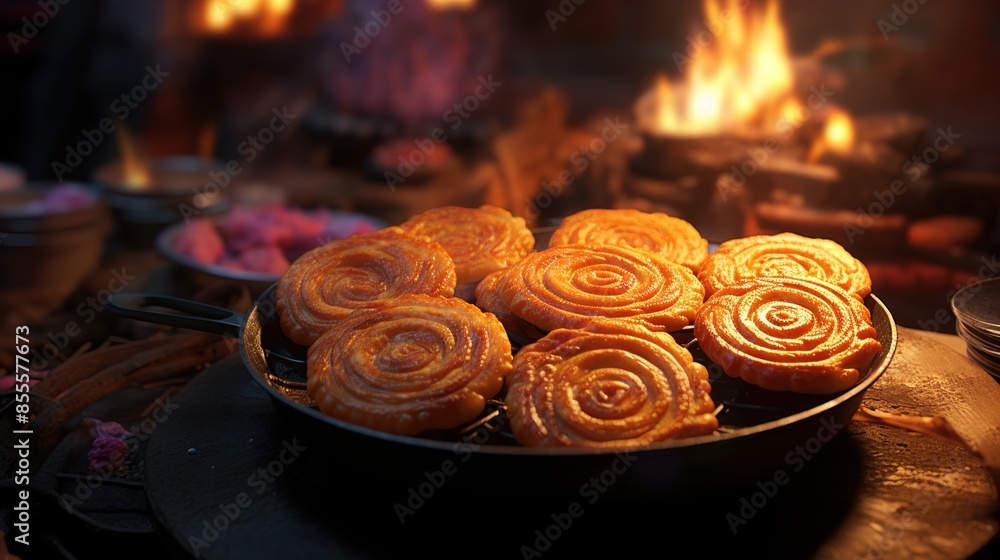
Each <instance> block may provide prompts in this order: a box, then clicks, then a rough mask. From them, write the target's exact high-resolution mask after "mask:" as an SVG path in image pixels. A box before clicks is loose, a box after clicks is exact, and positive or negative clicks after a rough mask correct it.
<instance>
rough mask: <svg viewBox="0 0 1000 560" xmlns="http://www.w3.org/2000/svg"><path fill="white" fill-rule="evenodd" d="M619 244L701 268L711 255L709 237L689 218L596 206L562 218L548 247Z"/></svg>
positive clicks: (696, 268)
mask: <svg viewBox="0 0 1000 560" xmlns="http://www.w3.org/2000/svg"><path fill="white" fill-rule="evenodd" d="M593 244H602V245H618V246H621V247H631V248H633V249H643V250H646V251H649V252H652V253H658V254H660V255H662V256H663V257H666V259H667V260H669V261H670V262H673V263H677V264H679V265H682V266H686V267H688V268H690V269H691V270H692V271H693V272H698V269H699V268H700V267H701V264H702V263H703V262H704V261H705V259H706V258H707V257H708V241H707V240H706V239H703V238H702V237H701V234H700V233H698V230H696V229H695V227H694V226H693V225H691V224H690V223H689V222H687V221H685V220H682V219H680V218H674V217H671V216H668V215H666V214H662V213H647V212H640V211H638V210H632V209H614V210H612V209H593V210H584V211H582V212H578V213H576V214H573V215H572V216H569V217H567V218H566V219H565V220H563V222H562V224H561V225H560V226H559V228H558V229H556V231H555V232H554V233H553V234H552V239H551V241H549V247H559V246H561V245H593Z"/></svg>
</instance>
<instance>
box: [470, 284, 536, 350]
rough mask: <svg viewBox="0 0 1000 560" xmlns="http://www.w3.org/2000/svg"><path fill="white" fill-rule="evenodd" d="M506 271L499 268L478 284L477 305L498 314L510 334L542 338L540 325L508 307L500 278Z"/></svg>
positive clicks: (532, 338)
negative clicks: (501, 288) (502, 294)
mask: <svg viewBox="0 0 1000 560" xmlns="http://www.w3.org/2000/svg"><path fill="white" fill-rule="evenodd" d="M505 273H506V271H503V270H498V271H496V272H494V273H492V274H490V275H488V276H487V277H486V278H483V280H482V281H481V282H480V283H479V284H478V285H477V286H476V307H478V308H479V309H482V310H483V311H486V312H488V313H492V314H493V315H494V316H496V318H497V319H498V320H499V321H500V324H501V325H503V327H504V328H505V329H506V330H507V332H508V333H510V334H513V335H515V336H517V337H520V338H522V339H525V340H538V339H539V338H542V336H543V333H542V332H541V331H539V330H538V327H536V326H535V325H532V324H531V323H528V322H527V321H525V320H524V319H522V318H520V317H518V316H517V315H514V313H513V312H512V311H511V310H510V308H509V307H507V302H505V301H504V300H503V298H502V297H500V292H499V286H500V280H501V279H502V278H503V275H504V274H505Z"/></svg>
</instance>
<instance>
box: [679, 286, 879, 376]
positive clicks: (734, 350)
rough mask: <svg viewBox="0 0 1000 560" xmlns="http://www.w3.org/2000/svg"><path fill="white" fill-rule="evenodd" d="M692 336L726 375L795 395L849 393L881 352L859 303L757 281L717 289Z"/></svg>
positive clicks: (844, 295) (827, 289)
mask: <svg viewBox="0 0 1000 560" xmlns="http://www.w3.org/2000/svg"><path fill="white" fill-rule="evenodd" d="M694 334H695V337H696V338H697V339H698V343H699V344H700V345H701V348H702V350H703V351H704V352H705V354H706V355H707V356H708V357H709V358H710V359H711V360H712V361H713V362H715V363H717V364H719V365H720V366H721V367H722V369H723V371H725V372H726V373H727V374H728V375H730V376H732V377H740V378H742V379H743V380H744V381H746V382H747V383H752V384H754V385H759V386H760V387H763V388H764V389H768V390H772V391H793V392H796V393H813V394H827V393H835V392H838V391H843V390H844V389H847V388H850V387H851V386H853V385H854V384H855V383H856V382H857V381H858V377H859V375H860V372H861V371H864V370H865V368H867V367H868V366H869V365H870V364H871V361H872V359H873V358H874V357H875V354H877V353H878V352H879V350H881V348H882V345H881V344H880V343H879V342H878V340H876V339H875V335H876V332H875V328H874V327H873V326H872V323H871V314H870V313H869V311H868V308H867V307H865V305H864V304H863V303H862V302H861V300H859V299H858V298H857V297H855V296H854V295H852V294H850V293H848V292H846V291H844V290H842V289H840V288H838V287H837V286H834V285H831V284H826V283H824V282H817V281H815V280H805V279H790V278H759V279H756V280H750V281H747V282H743V283H741V284H736V285H734V286H729V287H727V288H723V289H722V290H719V291H718V292H716V294H715V295H713V296H712V297H711V298H709V299H708V301H707V302H705V305H703V306H702V307H701V309H700V310H699V311H698V315H697V316H696V317H695V321H694Z"/></svg>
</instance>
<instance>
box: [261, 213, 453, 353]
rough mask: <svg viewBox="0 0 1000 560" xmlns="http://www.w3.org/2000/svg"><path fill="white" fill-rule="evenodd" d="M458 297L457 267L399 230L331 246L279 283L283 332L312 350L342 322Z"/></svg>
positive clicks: (437, 248)
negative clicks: (384, 306)
mask: <svg viewBox="0 0 1000 560" xmlns="http://www.w3.org/2000/svg"><path fill="white" fill-rule="evenodd" d="M413 293H424V294H429V295H433V296H444V297H451V296H453V295H454V294H455V265H454V264H453V263H452V261H451V257H449V256H448V253H446V252H445V250H444V248H443V247H441V245H439V244H438V243H436V242H434V241H431V240H430V239H427V238H425V237H416V236H413V235H410V234H409V233H406V232H405V231H403V230H402V229H400V228H398V227H390V228H386V229H383V230H380V231H376V232H373V233H368V234H364V235H355V236H353V237H348V238H347V239H341V240H337V241H333V242H331V243H327V244H326V245H323V246H322V247H318V248H316V249H313V250H312V251H309V252H308V253H306V254H305V255H302V256H301V257H299V258H298V259H297V260H296V261H295V262H294V263H292V265H291V266H290V267H289V268H288V270H287V271H285V274H284V275H282V277H281V279H280V280H278V288H277V295H276V301H277V311H278V316H279V317H280V319H281V329H282V331H284V333H285V335H286V336H288V338H290V339H291V340H292V341H294V342H296V343H298V344H303V345H308V344H312V343H313V342H314V341H315V340H316V339H317V338H319V337H320V335H322V334H323V333H324V332H326V330H327V329H329V328H330V327H331V326H332V325H333V324H334V323H336V322H337V321H338V320H340V319H343V318H344V317H346V316H348V315H349V314H350V313H351V312H352V311H354V310H355V309H358V308H362V307H370V306H373V305H378V304H379V302H380V301H381V300H384V299H387V298H392V297H396V296H401V295H404V294H413Z"/></svg>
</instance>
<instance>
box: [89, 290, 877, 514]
mask: <svg viewBox="0 0 1000 560" xmlns="http://www.w3.org/2000/svg"><path fill="white" fill-rule="evenodd" d="M275 289H276V286H271V287H270V288H269V289H267V290H266V291H265V292H264V293H263V294H262V295H261V296H260V297H259V298H258V299H257V301H256V302H255V303H254V305H253V307H251V309H250V310H249V312H248V313H247V314H246V315H241V314H239V313H235V312H232V311H230V310H228V309H222V308H218V307H213V306H209V305H205V304H201V303H196V302H192V301H188V300H182V299H177V298H170V297H164V296H155V295H128V294H123V295H116V296H112V298H111V301H110V302H109V304H108V307H109V308H110V309H111V310H112V311H113V312H115V313H117V314H119V315H121V316H124V317H129V318H132V319H138V320H142V321H148V322H154V323H159V324H164V325H170V326H175V327H181V328H189V329H195V330H199V331H205V332H211V333H217V334H222V335H226V336H230V337H234V338H237V339H238V340H239V346H240V354H241V355H242V358H243V362H244V364H245V365H246V367H247V369H248V370H249V372H250V374H251V376H253V378H254V380H256V382H257V383H258V384H259V385H260V386H261V388H262V389H263V390H264V391H266V392H267V393H268V395H269V396H270V397H271V399H272V401H273V402H274V404H275V406H276V408H277V409H278V411H279V412H280V413H282V414H283V415H284V416H286V417H287V419H288V420H289V421H290V426H291V428H292V429H293V430H294V433H295V434H297V435H299V434H301V436H302V437H304V438H306V439H307V440H309V441H310V442H311V445H312V446H313V448H314V449H321V450H324V451H327V452H328V453H326V455H327V457H328V458H329V459H330V460H333V461H340V462H343V463H345V464H346V465H348V466H350V467H352V468H354V469H355V470H356V471H357V472H358V473H359V474H362V475H364V476H366V477H374V478H373V480H377V479H379V478H380V477H394V478H399V477H404V478H406V477H408V478H409V479H411V480H412V481H413V482H414V483H415V484H419V483H422V482H424V481H425V480H424V479H423V478H422V477H421V473H426V472H430V473H432V474H433V472H435V471H440V470H442V469H443V466H445V465H446V462H447V461H450V462H451V463H452V465H453V466H454V467H455V469H454V470H455V471H458V472H460V473H461V474H462V476H457V475H456V476H451V475H449V476H451V478H453V479H455V480H456V481H457V480H462V481H463V482H462V483H458V484H456V485H461V486H464V487H466V489H467V490H469V491H485V492H486V493H487V494H488V495H491V496H498V495H512V493H526V494H530V495H536V494H537V493H538V492H544V493H545V494H546V495H548V496H552V495H556V494H565V495H567V496H573V495H579V493H580V492H583V491H584V490H585V489H583V488H582V486H581V485H582V484H583V483H585V482H587V481H588V480H591V478H593V477H598V478H597V479H596V480H600V478H599V477H600V476H601V475H605V478H604V480H605V481H607V480H609V479H610V478H612V476H611V474H609V473H613V478H614V479H615V483H614V484H615V487H616V492H617V491H623V494H620V495H627V496H633V497H637V498H656V497H660V496H663V495H664V494H668V493H670V494H673V493H677V492H678V491H686V490H692V489H697V488H699V487H702V486H704V485H711V486H712V487H718V486H719V485H720V484H722V485H725V484H727V483H732V484H741V483H745V482H748V481H752V480H756V479H759V478H760V477H767V476H771V475H773V474H774V473H775V472H776V471H777V469H786V470H788V471H789V472H794V471H797V470H798V468H800V467H801V466H802V465H803V464H805V463H806V462H807V461H809V460H811V459H812V458H813V457H814V456H816V455H817V454H818V453H819V452H820V450H821V449H822V448H823V446H824V445H825V443H827V442H828V441H829V439H830V438H831V437H832V436H833V435H836V433H839V432H840V431H842V429H843V427H844V426H846V425H847V424H848V423H849V422H850V420H851V418H852V416H853V415H854V413H855V412H856V411H857V409H858V407H859V406H860V405H861V400H862V397H863V396H864V393H865V391H867V389H868V388H869V387H871V385H872V384H873V383H874V382H875V381H876V380H877V379H878V378H879V377H880V376H881V375H882V374H883V373H884V372H885V370H886V368H887V367H888V366H889V362H890V360H891V359H892V356H893V354H894V353H895V350H896V326H895V323H894V322H893V320H892V316H891V315H890V314H889V311H888V309H886V307H885V305H884V304H883V303H882V302H881V301H880V300H879V299H878V298H876V297H875V296H869V297H868V298H866V304H867V306H868V309H869V310H870V311H871V314H872V321H873V323H874V326H875V329H876V331H877V338H878V341H879V342H880V343H881V344H882V350H881V351H880V352H879V353H878V355H876V356H875V358H874V360H873V361H872V364H871V366H870V367H869V369H868V371H867V372H863V375H862V378H861V379H860V380H859V381H858V383H857V384H856V385H855V386H854V387H852V388H851V389H848V390H847V391H844V392H842V393H839V394H835V395H802V394H793V393H778V392H770V391H765V390H762V389H759V388H757V387H755V386H753V385H750V384H748V383H745V382H743V381H742V380H740V379H735V378H731V377H729V376H727V375H725V374H724V373H723V372H722V370H721V368H720V367H719V366H717V365H715V364H713V363H712V362H710V361H709V360H708V359H707V358H706V357H705V355H704V354H703V353H702V352H701V350H700V348H699V347H698V344H697V341H696V340H694V337H693V335H692V332H691V329H690V327H689V328H688V329H686V330H683V331H680V332H677V333H674V336H675V338H677V340H678V342H680V343H682V344H685V345H686V347H687V348H688V349H689V350H690V351H691V353H692V355H693V356H694V358H695V360H696V361H699V362H700V363H702V364H704V365H705V366H706V367H707V368H708V370H709V374H710V381H711V383H712V398H713V400H714V401H715V403H716V405H718V406H719V409H718V414H717V416H718V418H719V424H720V428H719V430H717V432H716V433H715V434H713V435H710V436H703V437H695V438H688V439H681V440H674V441H668V442H664V443H662V444H660V445H658V446H656V447H654V448H650V449H646V450H643V451H637V452H634V453H630V454H628V455H627V456H622V455H618V454H615V453H609V452H607V451H598V450H583V449H552V448H525V447H521V446H519V445H518V444H517V442H516V441H515V440H514V438H513V436H512V435H511V433H510V431H509V430H508V429H507V426H506V416H505V412H504V409H503V403H502V401H501V400H498V399H494V400H491V401H489V403H488V405H487V407H486V410H485V411H484V413H483V415H482V416H481V417H480V418H479V419H478V420H477V421H475V422H473V423H471V424H470V425H468V426H464V427H462V428H461V429H456V430H448V431H434V432H425V433H423V434H420V435H419V436H401V435H395V434H388V433H384V432H378V431H375V430H371V429H368V428H365V427H361V426H356V425H353V424H349V423H347V422H343V421H341V420H337V419H335V418H331V417H328V416H325V415H323V414H322V413H321V412H319V410H318V409H317V408H315V407H314V406H313V405H312V401H311V399H310V398H309V396H308V394H306V391H305V375H304V373H305V365H304V362H305V359H306V352H307V348H306V347H304V346H300V345H297V344H294V343H293V342H291V341H290V340H289V339H288V338H287V337H286V336H285V335H284V333H283V332H282V331H281V327H280V325H279V322H278V317H277V313H276V312H275V304H274V295H275ZM150 306H157V307H166V308H170V309H174V310H176V311H179V312H182V313H186V314H187V315H180V314H177V313H167V312H159V311H152V310H149V309H143V308H144V307H150ZM219 398H225V395H220V396H219ZM799 449H802V450H803V451H802V452H799V451H798V450H799ZM449 470H451V468H450V467H449ZM470 471H475V474H470ZM449 484H453V483H449ZM591 489H592V487H591Z"/></svg>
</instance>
